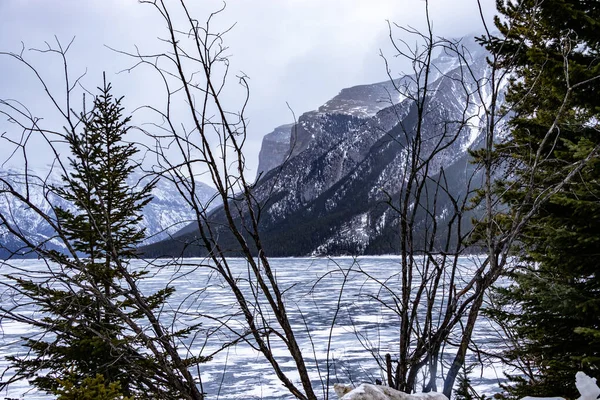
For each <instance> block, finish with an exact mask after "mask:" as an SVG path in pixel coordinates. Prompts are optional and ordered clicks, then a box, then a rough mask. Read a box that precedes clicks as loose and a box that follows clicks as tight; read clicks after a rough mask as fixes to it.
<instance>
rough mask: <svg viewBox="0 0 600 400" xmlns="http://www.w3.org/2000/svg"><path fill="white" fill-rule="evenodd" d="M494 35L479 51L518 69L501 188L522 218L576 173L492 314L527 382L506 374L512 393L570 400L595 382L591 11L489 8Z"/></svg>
mask: <svg viewBox="0 0 600 400" xmlns="http://www.w3.org/2000/svg"><path fill="white" fill-rule="evenodd" d="M497 6H498V10H499V12H500V13H501V14H502V17H503V18H502V19H501V18H497V19H496V25H497V27H498V29H499V30H500V33H501V35H500V37H499V38H495V39H493V40H491V41H488V43H487V45H488V47H489V48H491V49H493V50H494V51H496V52H499V53H500V54H502V55H503V60H504V61H505V62H506V63H507V65H508V64H512V65H516V75H515V79H514V80H513V81H512V82H511V84H510V87H509V92H508V95H507V101H508V103H509V106H510V107H511V109H512V110H513V111H514V117H513V118H512V120H511V121H510V128H511V138H510V140H509V141H508V143H506V144H505V145H503V146H501V147H500V148H499V156H501V157H505V159H506V160H507V162H508V164H507V165H509V166H510V169H509V172H510V177H509V178H508V179H507V180H505V181H503V182H501V183H500V185H499V191H500V193H502V199H503V200H504V202H505V203H506V204H508V206H509V209H510V213H524V212H527V211H528V210H529V209H531V207H532V205H533V204H534V202H535V201H536V199H538V198H539V196H544V195H545V194H546V193H549V192H550V191H552V189H553V188H557V187H560V184H561V182H563V181H564V180H565V178H566V177H567V176H568V175H569V174H570V173H571V171H573V170H574V168H575V167H579V166H580V165H582V164H584V166H583V168H581V169H580V171H579V172H578V173H577V174H575V175H573V176H572V177H571V178H570V180H568V183H567V184H565V185H564V186H562V187H561V189H560V190H559V191H558V192H557V193H556V194H554V195H552V196H551V197H550V199H549V201H548V202H547V203H545V204H544V206H543V207H541V208H540V209H539V211H538V212H536V213H535V215H534V217H533V218H532V219H531V220H530V221H529V223H528V224H527V226H526V227H525V230H524V232H523V234H522V235H521V238H520V243H521V244H522V249H523V250H524V256H523V258H522V259H521V261H522V263H521V267H520V268H517V269H516V270H515V271H514V272H513V273H512V274H511V277H512V279H513V280H514V284H513V285H512V286H510V287H509V288H506V289H502V290H500V291H499V301H500V305H501V307H500V308H499V309H497V310H495V311H493V312H492V315H493V316H494V317H496V318H497V319H498V320H499V321H500V322H502V323H504V324H505V325H507V326H510V327H512V329H514V334H515V338H516V339H517V340H516V343H518V345H517V347H515V348H513V349H511V350H509V351H508V352H507V354H506V356H507V357H508V358H509V359H513V360H517V359H520V360H525V362H527V363H528V364H529V365H532V366H533V369H532V371H534V374H533V376H531V377H529V378H528V379H525V378H523V377H513V385H509V386H508V387H507V390H508V392H509V394H510V395H514V396H516V397H521V396H523V395H530V396H565V397H567V398H568V397H572V396H573V395H574V394H575V393H576V389H575V386H574V382H575V373H576V372H577V371H578V370H583V371H585V372H586V373H587V374H589V375H591V376H595V377H597V378H600V375H599V374H600V372H599V371H600V330H599V329H600V276H599V268H600V267H599V265H598V255H599V251H600V186H599V183H600V181H599V179H600V159H599V157H598V154H597V150H596V148H597V146H598V145H599V144H600V134H599V132H600V131H599V128H600V125H599V120H600V115H599V114H600V79H598V78H599V77H600V58H599V56H600V43H599V42H600V35H599V34H598V32H600V2H597V1H579V0H545V1H541V2H540V1H535V0H513V1H502V0H498V2H497Z"/></svg>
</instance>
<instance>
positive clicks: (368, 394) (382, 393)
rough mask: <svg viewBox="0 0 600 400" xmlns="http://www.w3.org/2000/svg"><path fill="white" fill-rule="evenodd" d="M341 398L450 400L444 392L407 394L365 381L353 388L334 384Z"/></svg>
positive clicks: (362, 399)
mask: <svg viewBox="0 0 600 400" xmlns="http://www.w3.org/2000/svg"><path fill="white" fill-rule="evenodd" d="M333 388H334V390H335V393H336V394H337V395H338V396H339V397H340V400H448V398H447V397H446V396H444V395H443V394H442V393H436V392H429V393H415V394H407V393H404V392H401V391H399V390H395V389H392V388H389V387H387V386H380V385H371V384H369V383H363V384H362V385H360V386H358V387H357V388H355V389H353V388H352V387H351V386H348V385H343V384H340V383H336V384H335V385H333Z"/></svg>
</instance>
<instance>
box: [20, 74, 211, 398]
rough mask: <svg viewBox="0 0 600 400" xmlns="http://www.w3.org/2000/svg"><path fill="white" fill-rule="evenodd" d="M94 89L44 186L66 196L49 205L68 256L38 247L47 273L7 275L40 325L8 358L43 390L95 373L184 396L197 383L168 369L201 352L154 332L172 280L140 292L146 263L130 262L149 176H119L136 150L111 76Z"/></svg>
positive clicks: (149, 392)
mask: <svg viewBox="0 0 600 400" xmlns="http://www.w3.org/2000/svg"><path fill="white" fill-rule="evenodd" d="M99 91H100V93H99V95H98V96H97V97H96V98H95V99H94V104H93V109H92V110H91V112H89V113H84V114H82V115H81V122H82V126H83V129H82V132H81V133H77V132H68V133H67V134H65V139H66V140H67V141H68V144H69V146H70V150H71V154H72V156H71V157H70V158H69V163H70V168H68V169H66V170H65V171H68V172H66V173H65V174H64V176H63V183H62V185H61V186H57V187H53V188H52V190H53V191H54V192H55V193H56V194H57V195H59V196H61V197H62V198H64V199H65V200H67V201H68V202H70V203H71V204H72V208H69V209H63V208H55V210H54V211H55V213H56V217H57V222H58V225H59V226H60V228H61V232H60V233H61V235H63V237H65V238H66V241H67V243H68V244H69V246H70V247H71V248H70V251H71V257H67V256H66V255H62V254H58V253H56V252H49V253H48V254H46V253H44V254H43V256H44V257H45V258H46V259H47V260H50V261H52V262H54V263H56V265H55V266H53V267H52V270H53V276H52V277H51V278H50V279H46V280H42V281H39V280H31V279H28V278H23V277H13V278H12V279H13V280H14V281H16V284H17V286H18V287H19V288H20V291H21V293H22V294H23V295H25V297H27V298H28V299H30V300H31V302H32V303H33V304H35V305H36V306H37V307H38V308H39V309H40V311H41V312H42V313H43V315H44V316H43V318H42V319H41V320H40V321H39V324H38V328H40V329H41V330H42V331H43V332H44V335H43V336H42V337H41V338H40V337H35V338H30V339H27V341H26V343H25V346H26V347H28V348H29V349H30V351H29V352H28V354H27V355H26V356H24V357H23V356H12V357H9V360H10V361H11V362H12V364H13V366H14V367H15V369H16V370H17V371H18V372H17V375H18V376H21V377H26V378H29V379H30V381H31V383H32V384H33V385H34V386H37V387H38V388H40V389H42V390H44V391H46V392H49V393H54V394H60V393H63V394H64V392H65V390H66V389H65V388H67V387H71V388H79V387H83V386H82V385H84V384H85V383H86V382H89V380H90V379H98V377H100V378H99V379H101V380H102V382H105V384H106V387H107V388H113V387H117V386H115V385H118V387H120V388H121V389H120V390H121V392H122V394H123V395H125V396H133V397H135V398H160V399H179V398H199V396H196V397H193V396H188V394H189V393H194V392H196V393H197V392H198V390H197V389H195V388H187V390H186V388H184V387H183V386H182V382H184V381H185V380H186V379H185V377H184V378H182V379H179V380H178V379H177V378H176V375H177V373H176V371H177V369H178V368H179V367H181V365H177V363H178V362H179V363H180V364H182V365H183V364H184V363H186V362H187V366H191V365H194V364H195V363H197V362H199V361H201V360H198V359H188V360H183V361H182V360H175V361H173V360H172V358H173V356H174V354H171V353H173V351H176V350H175V347H174V346H173V344H170V342H171V341H172V338H167V337H166V336H164V334H163V333H161V330H160V325H159V322H158V320H156V318H155V316H156V315H158V314H159V312H160V309H161V307H162V306H164V304H165V302H166V301H167V299H168V297H169V296H170V295H171V294H172V293H173V291H174V289H173V288H172V287H169V286H166V287H164V288H161V289H160V290H159V291H157V292H155V293H152V294H150V295H147V294H144V293H142V292H141V291H140V289H139V288H140V284H141V283H142V281H143V279H144V278H145V276H146V272H145V271H135V270H133V269H132V267H131V265H130V263H129V261H130V259H132V258H135V255H136V254H135V248H136V247H137V246H139V244H140V243H141V241H142V240H143V238H144V230H143V229H140V228H139V226H138V222H139V221H140V219H141V218H142V215H141V210H142V207H144V205H146V204H147V203H148V202H149V201H150V199H151V195H150V191H151V190H152V188H153V185H154V182H152V183H149V184H145V185H141V184H140V185H139V186H140V187H129V186H128V184H127V183H126V182H127V181H126V180H127V178H128V176H129V175H130V174H131V173H132V172H133V171H134V169H135V168H137V167H138V165H137V164H136V163H135V162H134V161H133V159H134V157H135V155H136V153H137V152H138V150H137V149H136V147H135V146H134V144H132V143H127V142H125V141H124V136H125V135H126V134H127V132H128V130H129V126H128V124H129V122H130V117H124V116H123V107H122V106H121V100H122V98H114V97H113V95H112V94H111V85H110V84H107V83H106V81H105V82H104V86H103V87H102V88H99ZM144 327H147V329H152V330H154V331H155V332H156V335H160V337H161V339H160V341H159V342H156V343H152V342H151V339H150V337H148V336H146V335H145V334H144V333H143V330H144ZM188 329H192V328H188ZM187 332H188V331H187V330H184V331H176V330H175V331H173V332H171V334H172V336H173V337H182V336H185V334H186V333H187ZM152 340H156V339H152ZM171 363H172V365H171ZM180 369H181V370H185V369H186V367H185V366H184V367H181V368H180ZM181 370H180V371H179V373H180V374H181V373H182V372H181ZM183 375H185V372H183ZM190 380H191V379H188V381H190ZM103 384H104V383H103ZM178 386H181V387H178ZM193 386H195V385H193ZM173 389H177V391H174V390H173Z"/></svg>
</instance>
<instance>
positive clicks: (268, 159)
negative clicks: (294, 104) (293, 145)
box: [258, 124, 294, 175]
mask: <svg viewBox="0 0 600 400" xmlns="http://www.w3.org/2000/svg"><path fill="white" fill-rule="evenodd" d="M293 127H294V124H287V125H281V126H279V127H277V128H275V129H274V130H273V132H271V133H267V134H266V135H265V136H264V137H263V141H262V146H261V148H260V153H259V154H258V174H259V175H264V174H265V173H267V172H269V171H270V170H272V169H273V168H275V167H277V166H279V165H281V164H282V163H283V162H284V160H285V158H286V157H287V156H288V155H289V148H290V137H291V132H292V128H293Z"/></svg>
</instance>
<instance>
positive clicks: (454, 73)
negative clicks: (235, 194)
mask: <svg viewBox="0 0 600 400" xmlns="http://www.w3.org/2000/svg"><path fill="white" fill-rule="evenodd" d="M462 44H463V46H464V48H465V49H466V54H467V59H468V63H469V66H470V69H471V72H472V74H469V73H465V70H464V69H461V65H460V61H459V59H458V57H456V56H453V55H449V54H446V53H442V54H440V55H439V56H438V57H437V58H436V59H435V61H434V66H435V68H433V70H432V72H431V74H430V82H431V86H430V88H431V89H430V92H429V98H428V102H427V118H426V120H425V121H424V125H423V129H424V131H425V132H427V133H426V134H427V135H428V136H429V137H430V138H435V137H436V135H439V134H440V133H441V132H442V131H443V130H444V129H453V128H455V127H454V126H453V125H452V124H453V123H454V122H453V121H460V120H463V119H464V118H465V117H467V118H470V121H471V122H470V124H469V126H468V127H467V128H466V129H464V132H463V133H462V134H461V136H460V137H459V138H458V140H456V141H455V142H454V143H453V144H452V145H451V146H449V147H448V148H446V149H445V150H444V151H443V152H442V154H441V155H440V157H438V158H437V159H436V162H435V163H433V164H432V165H431V169H432V171H436V170H439V169H440V168H441V167H442V166H443V167H444V172H445V174H446V178H447V179H448V181H449V183H450V187H451V188H452V190H455V191H456V192H455V193H456V194H461V191H465V188H466V187H467V180H468V179H469V178H470V177H472V176H473V171H474V166H473V165H472V164H470V162H469V159H470V155H469V150H470V149H474V148H477V147H478V146H480V144H481V140H482V137H481V133H482V131H483V130H482V125H481V124H482V123H483V121H482V120H481V118H480V116H481V112H482V104H480V103H478V102H477V99H476V98H475V97H477V96H469V99H467V96H468V95H467V94H466V92H465V90H464V87H463V86H462V85H463V84H464V83H466V84H467V85H472V86H474V82H475V81H476V80H479V79H481V78H482V77H483V76H484V75H485V74H486V71H487V67H488V65H487V61H486V55H487V53H486V51H485V50H484V49H482V48H481V47H480V46H479V45H478V44H476V43H475V42H474V40H473V39H464V40H463V43H462ZM398 86H403V87H407V88H409V89H410V88H411V87H413V88H414V86H415V77H414V76H411V75H407V76H404V77H401V78H399V79H397V80H396V81H394V82H391V81H386V82H381V83H375V84H370V85H360V86H354V87H351V88H348V89H343V90H342V91H341V92H340V93H339V94H338V95H337V96H335V97H334V98H333V99H331V100H330V101H328V102H327V103H326V104H324V105H323V106H321V107H320V108H319V109H318V110H316V111H310V112H306V113H304V114H302V115H301V116H300V118H299V119H298V121H297V122H296V123H293V124H289V125H283V126H280V127H278V128H276V129H275V130H274V131H273V132H271V133H269V134H267V135H266V136H265V137H264V139H263V144H262V149H261V152H260V156H259V161H260V164H259V171H260V174H261V175H260V180H259V181H258V183H257V185H256V186H255V187H254V196H255V197H256V198H257V199H258V201H259V202H260V203H261V204H262V205H263V209H262V214H261V215H262V217H261V220H260V231H261V241H262V242H263V244H264V246H265V248H266V250H267V252H268V254H270V255H271V256H301V255H339V254H352V255H359V254H385V253H395V252H397V251H398V242H399V241H398V222H397V220H398V218H397V215H396V214H395V213H394V212H393V211H392V210H391V208H390V207H389V206H388V205H387V204H386V203H385V200H386V199H387V198H388V197H387V196H388V195H389V196H391V197H392V198H394V196H397V195H398V192H399V188H401V187H402V185H403V184H404V182H403V178H402V177H403V173H402V172H403V168H405V160H406V151H407V150H406V148H405V144H406V134H407V132H411V131H413V130H414V128H415V125H416V123H417V119H416V106H415V102H414V101H413V100H411V99H409V98H405V96H403V95H400V94H399V92H398V91H397V90H395V87H398ZM467 103H468V104H470V106H469V107H467V109H466V114H468V115H466V116H465V105H466V104H467ZM424 150H426V149H424ZM444 201H445V202H446V203H448V201H449V200H448V198H445V197H444V196H441V198H440V203H443V202H444ZM448 207H450V205H449V204H438V209H439V210H442V211H441V214H440V217H441V218H442V219H443V216H444V215H445V214H444V213H445V212H446V211H448ZM444 210H445V211H444ZM219 213H220V211H219V209H216V210H215V211H214V212H213V218H214V219H215V220H219V218H220V217H219ZM464 219H465V221H469V219H470V218H468V216H466V217H465V218H464ZM415 226H419V223H418V221H417V224H416V225H415ZM440 234H443V232H440ZM197 236H198V233H197V231H196V227H195V226H193V225H191V226H188V227H186V228H184V229H183V230H182V231H180V232H179V233H178V234H177V235H176V237H175V238H171V239H167V240H165V241H162V242H159V243H155V244H153V245H150V246H148V247H146V248H144V253H145V254H147V255H151V256H162V255H181V254H184V255H186V256H194V255H200V254H204V253H205V250H204V249H203V248H202V247H201V246H198V245H196V241H197ZM221 240H222V241H224V242H228V241H231V240H232V238H231V237H228V235H227V234H226V232H225V231H223V232H222V237H221ZM227 244H228V245H234V242H233V241H231V243H227Z"/></svg>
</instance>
